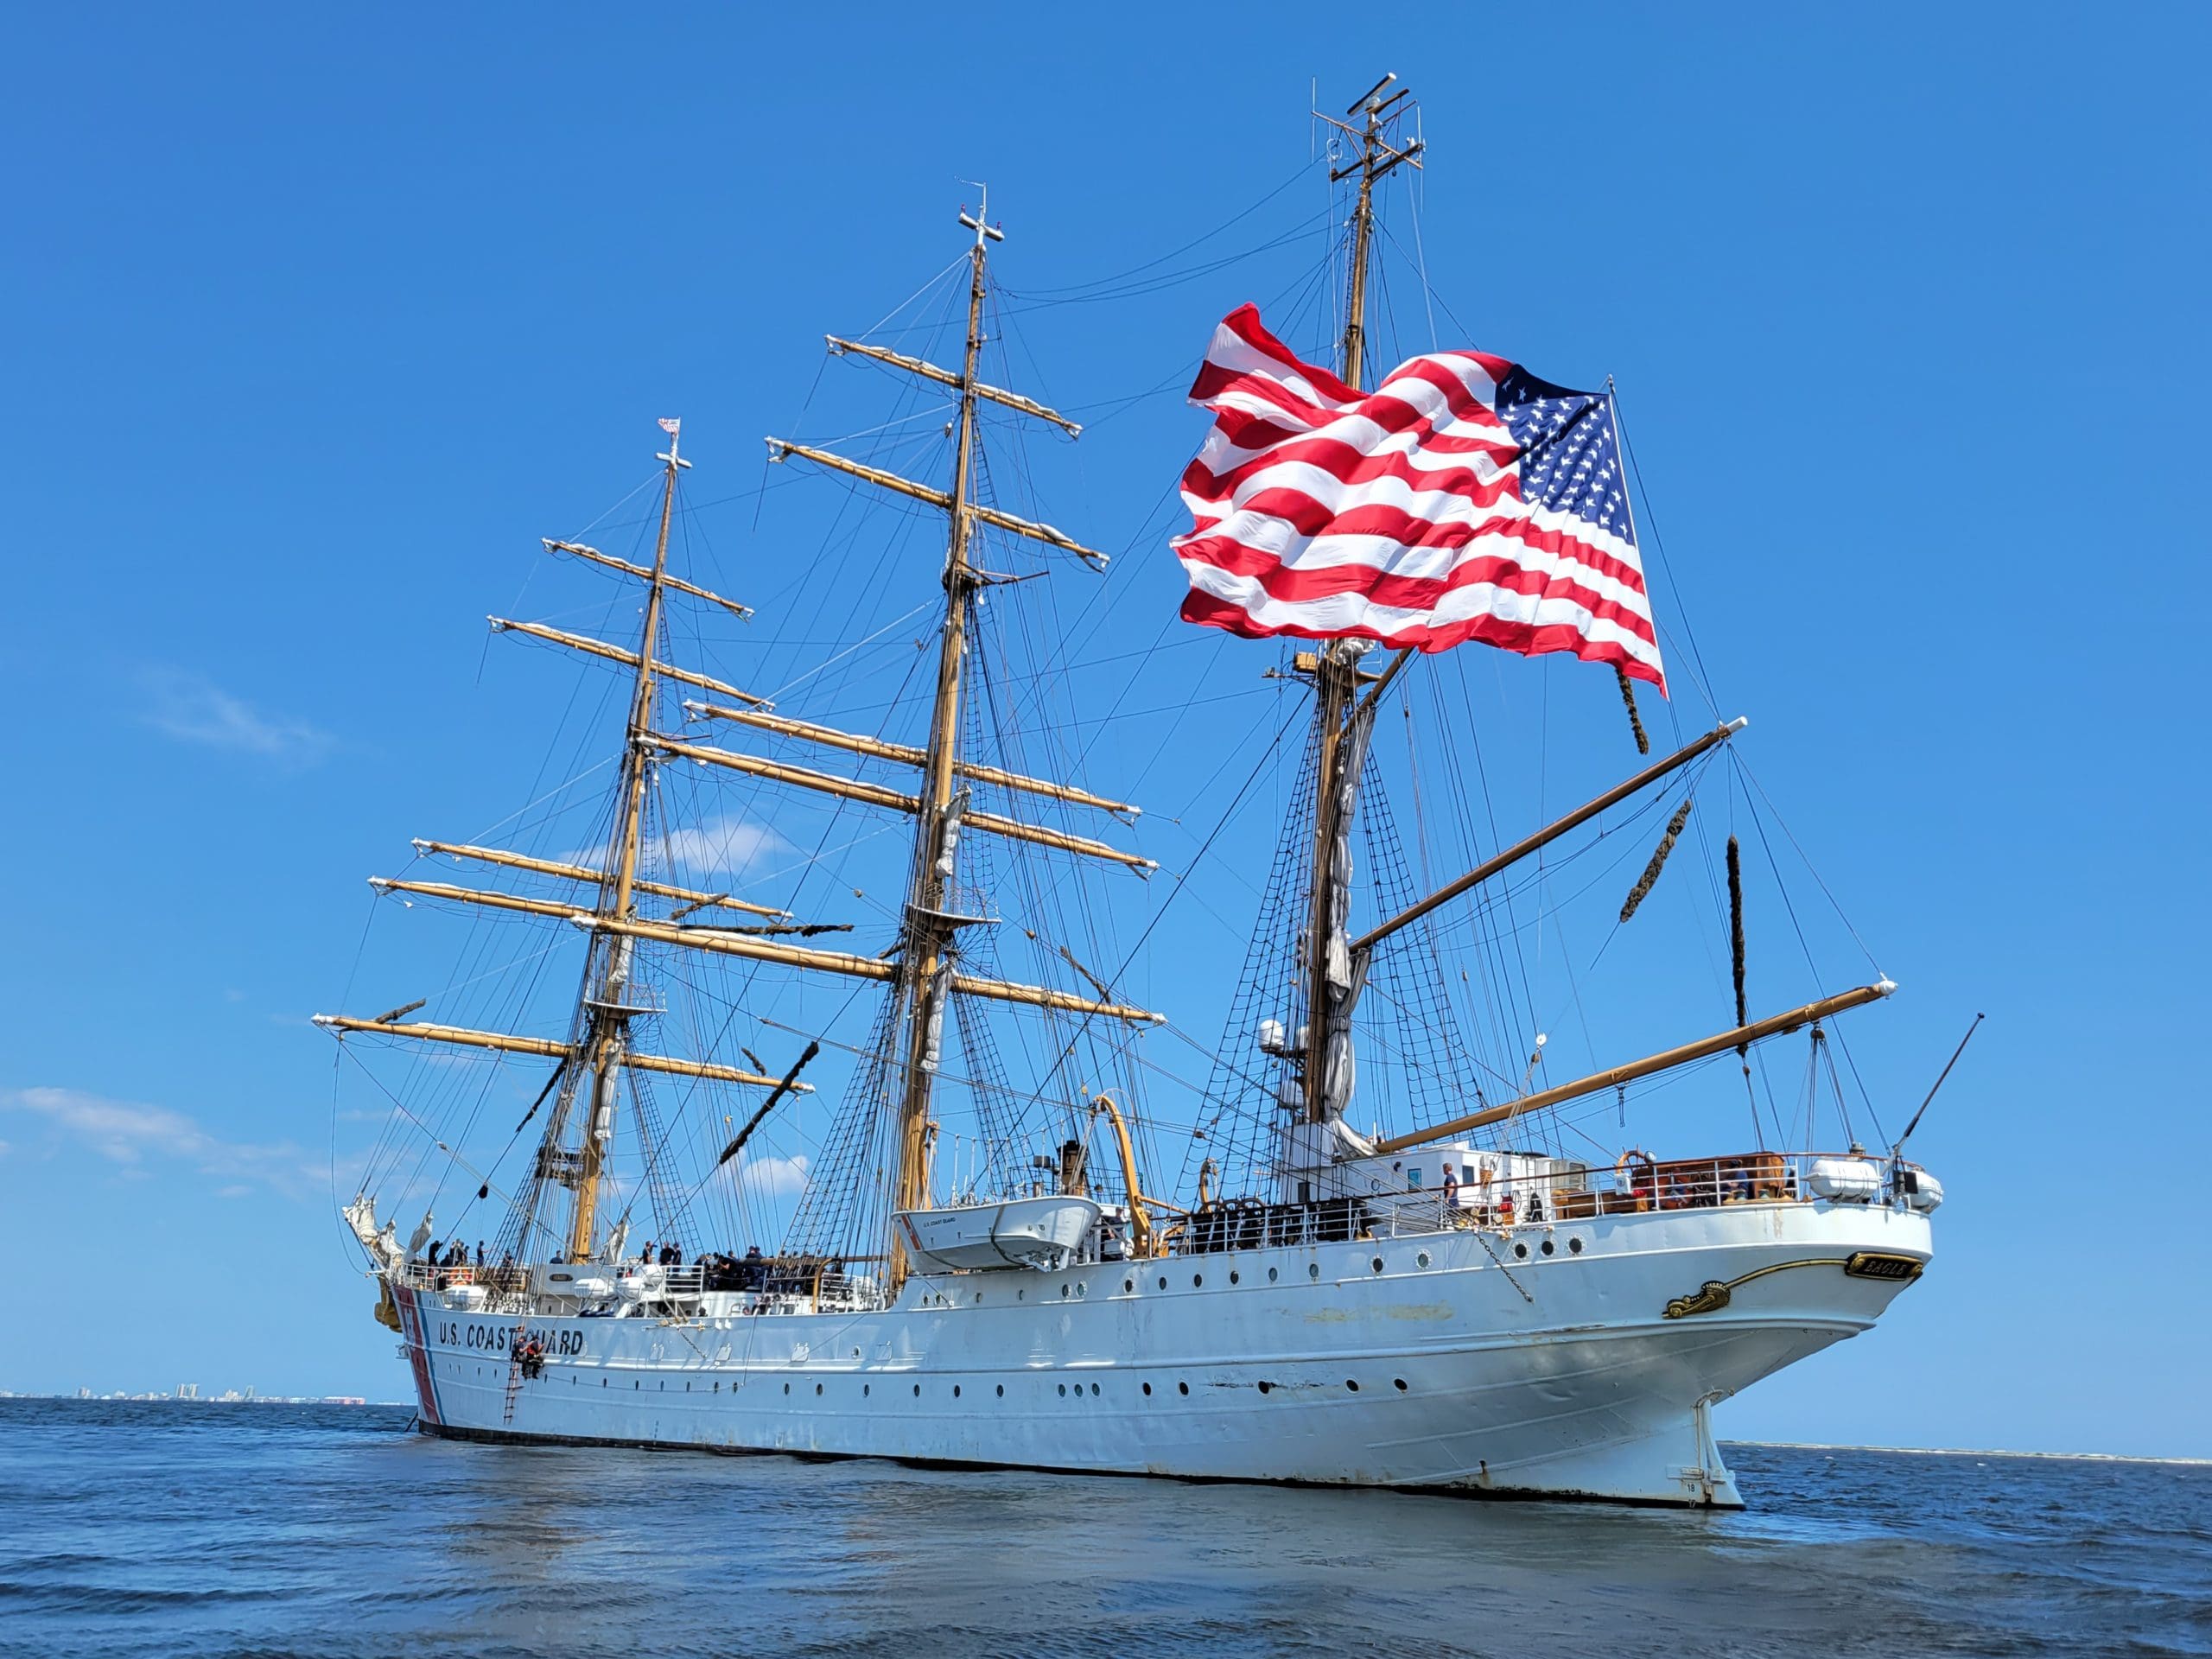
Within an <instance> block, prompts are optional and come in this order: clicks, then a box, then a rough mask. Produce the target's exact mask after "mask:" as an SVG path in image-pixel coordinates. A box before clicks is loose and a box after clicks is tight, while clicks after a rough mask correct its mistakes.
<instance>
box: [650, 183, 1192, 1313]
mask: <svg viewBox="0 0 2212 1659" xmlns="http://www.w3.org/2000/svg"><path fill="white" fill-rule="evenodd" d="M984 200H985V204H988V193H987V194H986V196H985V199H984ZM986 211H987V207H986V205H979V207H978V208H977V210H976V213H974V214H972V215H971V214H969V213H967V212H966V211H965V210H964V209H963V211H962V213H961V214H960V223H961V224H962V225H963V226H965V227H966V228H967V229H969V231H972V232H974V233H975V242H974V245H973V246H972V247H971V249H970V250H969V257H968V334H967V341H966V346H965V349H964V351H963V354H962V358H961V365H960V367H959V369H958V370H957V371H955V370H952V369H947V368H942V367H939V366H938V365H936V364H933V363H930V362H927V361H925V360H924V359H920V358H916V357H909V356H906V354H904V353H899V352H894V351H890V350H887V349H886V348H885V347H883V346H872V345H868V344H865V343H863V342H861V341H859V340H842V339H840V338H838V337H836V336H835V335H832V336H830V339H829V349H830V351H831V352H832V353H836V354H838V355H850V356H855V357H862V358H867V359H870V360H871V361H874V362H876V363H880V364H882V365H886V366H887V367H891V368H895V369H899V370H900V371H902V372H906V373H909V374H912V375H916V376H918V377H919V378H922V379H924V380H927V381H930V382H932V383H934V384H936V385H942V386H946V387H949V388H950V389H951V390H952V391H953V392H954V394H955V396H956V397H957V411H956V422H955V428H954V430H955V433H956V442H955V445H954V452H953V467H952V477H951V479H950V487H948V488H939V487H938V486H934V485H931V484H925V483H922V482H920V481H918V480H913V479H909V478H903V477H900V476H899V474H895V473H889V472H886V471H884V470H882V469H881V468H880V467H870V466H868V465H866V464H864V463H862V462H860V461H851V460H848V459H847V458H845V457H844V456H842V455H837V454H831V453H829V451H826V450H822V449H816V448H809V447H807V446H806V445H804V444H798V443H793V442H789V441H787V440H785V439H781V438H771V439H770V440H769V441H768V444H769V454H770V457H771V459H772V460H776V461H783V460H785V459H787V458H791V457H794V456H795V457H798V459H800V460H803V461H809V462H811V463H812V464H814V465H815V466H817V467H824V468H826V469H828V470H829V471H832V472H836V473H839V474H843V475H845V476H846V477H849V478H855V479H859V480H862V481H864V482H866V483H868V484H869V485H872V486H874V487H876V488H879V489H882V490H886V491H888V492H890V493H893V494H895V495H899V496H903V497H906V498H907V499H910V500H916V501H921V502H925V503H926V504H928V505H931V506H934V507H937V508H939V509H941V510H942V511H943V512H944V513H945V514H946V516H947V518H948V520H949V531H948V535H947V539H946V544H945V559H944V575H943V582H942V585H943V587H944V622H943V625H942V632H941V633H940V636H939V639H938V664H937V683H936V688H935V692H934V695H933V696H932V698H931V707H930V725H929V737H928V741H927V743H926V744H925V746H924V747H918V748H915V747H907V746H905V745H901V744H896V743H890V742H887V741H883V740H881V739H878V738H870V737H866V736H862V735H861V734H855V733H849V732H839V731H836V730H834V729H832V728H829V727H825V726H822V725H818V724H817V723H815V722H812V721H801V720H794V719H791V718H789V717H786V716H781V715H763V714H760V713H757V712H753V711H750V710H747V709H728V708H721V707H718V706H715V705H714V704H709V703H694V704H691V705H689V708H690V712H691V713H693V714H694V715H696V716H697V717H700V718H705V719H714V720H720V721H728V722H730V723H731V724H733V725H735V726H738V727H741V728H753V729H756V730H760V731H766V732H771V733H773V734H776V735H778V736H781V737H785V738H792V739H797V740H798V741H802V742H809V743H816V744H819V745H821V746H823V747H827V748H834V749H841V750H844V751H847V752H849V753H859V754H865V755H868V756H871V757H873V758H875V759H877V760H891V761H897V762H900V763H903V764H906V765H911V766H917V767H918V769H919V771H920V772H921V786H920V788H919V789H918V791H915V792H914V793H912V794H908V793H906V791H903V790H900V789H897V788H893V787H890V786H887V785H880V784H874V783H869V782H864V781H862V780H861V779H852V778H845V777H839V776H836V775H833V774H830V773H827V772H816V771H814V770H812V769H810V768H803V767H797V766H784V765H781V764H777V763H768V762H764V761H761V760H758V759H755V758H753V757H750V756H745V755H741V754H737V753H732V752H730V751H728V750H724V749H718V748H701V747H696V746H692V745H677V744H671V743H669V742H668V741H666V740H659V745H660V747H661V748H662V749H663V750H664V752H672V753H680V754H682V755H684V756H685V757H687V758H690V759H692V760H701V761H703V762H704V763H705V764H708V765H709V766H721V767H727V768H729V769H732V770H735V771H739V772H747V773H749V774H750V775H753V776H755V777H761V778H767V779H772V780H773V781H776V782H779V783H783V784H788V785H793V786H796V787H798V788H802V789H810V790H815V791H820V792H822V793H825V794H829V795H833V796H836V797H838V798H842V799H846V800H852V801H858V802H861V803H863V804H868V805H871V806H876V807H881V808H886V809H888V810H893V811H899V812H906V813H908V814H910V815H911V816H912V817H913V819H914V842H913V855H912V873H911V874H910V876H909V879H908V884H907V895H906V911H905V913H904V915H903V916H902V917H901V918H900V924H899V939H898V943H897V944H896V946H895V947H894V949H893V950H892V951H887V952H886V953H884V955H883V956H880V957H858V956H849V957H838V956H836V955H834V954H833V953H830V952H827V951H820V950H804V949H800V948H798V947H793V946H770V945H767V944H765V943H762V942H759V941H751V940H744V939H741V938H732V937H729V936H728V935H723V936H721V937H720V938H714V939H712V940H708V939H696V940H686V941H684V942H685V943H688V944H696V945H699V946H702V947H704V948H709V949H714V950H725V951H729V952H734V953H737V954H744V955H749V956H753V957H755V958H756V959H763V960H777V961H781V962H784V963H787V964H789V965H791V966H794V967H800V968H808V969H821V970H824V971H828V972H832V973H839V974H844V975H848V976H854V977H859V978H876V979H881V980H884V981H887V982H889V986H890V989H891V995H892V998H893V1003H892V1014H891V1018H892V1021H893V1029H894V1030H895V1031H896V1032H897V1033H898V1035H897V1037H896V1039H895V1044H894V1046H893V1052H892V1053H891V1054H890V1055H887V1057H885V1058H887V1061H888V1062H889V1067H890V1076H891V1077H892V1079H893V1081H892V1082H891V1083H890V1084H889V1085H888V1087H887V1089H886V1090H884V1092H883V1094H882V1095H881V1096H878V1100H879V1103H880V1109H883V1110H886V1111H888V1112H890V1113H892V1114H893V1115H894V1116H895V1122H894V1124H893V1132H894V1134H895V1142H894V1144H895V1147H896V1156H897V1160H898V1161H897V1166H896V1168H895V1169H894V1170H893V1171H892V1172H890V1181H889V1192H890V1198H891V1202H892V1207H893V1211H903V1210H914V1209H921V1208H926V1207H927V1206H928V1205H929V1204H930V1201H931V1198H930V1154H931V1139H932V1135H931V1131H932V1127H933V1126H932V1124H931V1116H930V1111H931V1096H932V1093H933V1091H934V1089H935V1084H936V1081H937V1076H938V1065H939V1058H940V1055H941V1052H942V1049H943V1046H944V1019H945V1012H946V1005H947V1003H948V1001H949V1000H950V998H951V997H953V996H955V995H963V996H970V997H980V998H982V999H984V1000H986V1001H1001V1002H1008V1003H1017V1004H1023V1005H1027V1006H1028V1007H1037V1008H1045V1009H1051V1010H1054V1011H1057V1012H1060V1013H1066V1014H1081V1015H1086V1016H1092V1017H1103V1018H1106V1019H1110V1020H1119V1021H1123V1022H1128V1023H1133V1024H1144V1023H1150V1022H1153V1021H1156V1020H1159V1019H1160V1015H1158V1014H1152V1013H1149V1012H1147V1010H1145V1009H1142V1008H1138V1007H1129V1006H1128V1005H1126V1004H1122V1003H1119V1002H1116V1001H1108V1000H1101V999H1099V998H1094V997H1090V996H1082V995H1073V994H1071V993H1068V992H1065V991H1060V990H1056V989H1052V988H1047V987H1045V986H1037V985H1022V984H1017V983H1011V982H1006V981H1001V980H995V979H985V978H981V977H978V976H975V975H973V974H969V973H964V972H962V971H961V969H960V963H959V956H960V953H959V950H958V949H957V937H958V933H959V931H960V929H961V928H962V927H963V926H965V925H969V924H971V923H976V922H980V921H982V919H984V918H981V917H976V916H970V915H964V914H963V913H961V912H962V897H963V895H962V894H961V892H960V890H959V888H958V887H957V882H956V880H955V877H956V875H957V869H958V850H959V844H960V841H961V838H962V837H963V836H965V835H986V836H997V837H1001V838H1004V839H1007V840H1012V841H1017V842H1027V843H1029V844H1032V845H1035V846H1042V847H1046V848H1050V849H1053V850H1054V851H1057V852H1061V853H1067V854H1073V855H1077V856H1081V857H1086V858H1092V859H1098V860H1103V861H1107V862H1111V863H1118V864H1122V865H1124V866H1126V867H1128V868H1135V869H1150V868H1154V866H1153V863H1152V861H1151V860H1149V859H1147V858H1144V857H1142V856H1141V855H1136V854H1134V853H1129V852H1125V851H1123V850H1122V849H1119V848H1116V847H1114V846H1112V845H1110V844H1109V843H1108V842H1103V841H1096V840H1093V839H1091V838H1090V837H1089V836H1080V835H1076V834H1072V833H1070V832H1069V831H1066V830H1064V829H1057V828H1054V827H1052V826H1050V825H1046V824H1042V823H1035V822H1033V821H1032V820H1030V819H1028V818H1026V817H1019V816H1015V815H1014V813H1013V812H1011V811H986V810H979V809H976V808H974V807H971V806H970V804H969V791H970V788H971V786H974V785H983V786H986V787H988V788H992V789H996V790H1000V791H1007V794H1008V795H1009V796H1012V797H1028V798H1045V799H1047V800H1051V801H1053V802H1057V803H1058V804H1062V805H1064V806H1077V807H1086V808H1090V809H1093V810H1101V811H1105V812H1109V813H1112V814H1115V815H1116V816H1117V817H1128V816H1132V815H1134V813H1135V808H1134V807H1132V806H1130V805H1128V804H1127V803H1124V802H1119V801H1114V800H1109V799H1107V798H1104V797H1102V796H1098V795H1094V794H1091V793H1090V792H1089V791H1084V790H1081V789H1077V788H1075V787H1072V786H1071V785H1067V784H1064V783H1060V782H1057V781H1054V780H1052V779H1040V778H1029V777H1024V776H1022V775H1020V774H1019V773H1016V772H1009V771H1007V770H1006V769H1005V768H1003V767H1000V766H988V765H984V764H982V763H980V762H978V761H976V760H969V758H968V757H966V756H965V755H963V753H962V752H961V726H962V708H963V691H964V689H965V678H966V675H965V664H966V659H967V656H968V653H969V651H970V650H971V649H972V645H973V642H972V640H971V639H970V626H971V620H972V619H971V608H972V606H973V603H974V601H975V598H976V594H977V592H978V590H980V589H981V588H982V587H983V586H985V585H986V584H987V583H989V582H994V581H1006V580H1008V578H1007V577H1005V576H1003V575H994V574H993V573H991V572H989V571H986V570H981V569H977V568H976V564H975V562H974V557H973V555H974V550H975V547H976V531H977V529H978V527H979V526H982V527H988V528H989V529H991V530H993V531H997V532H1000V533H1001V534H1004V535H1008V536H1014V537H1020V538H1022V539H1024V540H1027V541H1031V542H1036V543H1043V544H1044V545H1045V546H1046V547H1049V548H1052V549H1056V550H1058V551H1061V552H1064V553H1071V554H1073V555H1075V556H1077V557H1078V558H1080V559H1082V560H1084V562H1085V563H1089V564H1090V565H1092V566H1093V567H1094V568H1100V567H1103V565H1104V564H1105V563H1106V559H1105V556H1104V555H1103V554H1102V553H1099V552H1097V551H1096V550H1094V549H1091V548H1088V547H1085V546H1084V544H1083V543H1080V542H1077V541H1076V540H1075V539H1074V538H1073V537H1070V536H1068V535H1066V534H1065V533H1064V532H1062V531H1058V530H1056V529H1055V528H1053V526H1052V525H1051V524H1040V523H1037V522H1035V521H1033V520H1030V519H1027V518H1018V517H1016V516H1015V515H1014V514H1013V513H1010V512H1006V511H1004V510H1003V509H1001V508H999V507H995V506H992V505H987V504H985V503H983V502H980V501H978V500H977V499H976V472H977V458H976V448H977V441H978V429H977V415H978V412H979V410H980V406H981V405H982V404H986V403H988V404H993V405H995V406H996V407H999V408H1003V409H1009V410H1014V411H1016V412H1017V413H1020V414H1021V415H1025V416H1029V417H1030V418H1032V419H1034V420H1040V421H1043V422H1046V423H1048V424H1051V425H1053V426H1057V427H1059V428H1060V429H1062V430H1064V431H1065V432H1066V433H1068V435H1070V436H1074V435H1077V433H1079V432H1080V431H1081V428H1080V427H1079V426H1077V423H1075V422H1073V421H1071V420H1069V419H1068V418H1067V417H1066V416H1063V415H1059V414H1057V413H1055V412H1054V411H1053V410H1050V409H1047V408H1046V407H1045V405H1043V404H1039V403H1038V402H1036V401H1035V400H1034V399H1033V398H1030V397H1024V396H1023V395H1021V394H1020V393H1019V392H1014V391H1007V390H1006V389H1005V388H1003V387H999V386H992V385H985V384H984V383H983V382H982V379H981V378H980V370H981V368H982V350H983V344H984V334H983V302H984V299H985V296H986V294H987V292H988V288H987V267H988V259H989V249H990V245H991V244H992V243H994V242H1000V241H1003V240H1004V239H1005V233H1004V232H1002V231H1001V229H1000V228H999V227H998V226H995V225H992V224H990V223H989V222H988V219H987V217H986ZM1007 804H1008V806H1009V807H1011V805H1012V804H1013V803H1012V801H1011V800H1009V802H1008V803H1007ZM618 931H620V930H618ZM632 931H637V930H632ZM658 932H659V931H658V930H655V931H653V932H652V935H651V936H652V937H658ZM891 1249H892V1262H891V1271H890V1274H889V1275H888V1277H889V1281H890V1288H891V1289H892V1290H893V1292H894V1293H895V1292H896V1290H897V1288H898V1286H899V1282H900V1281H902V1280H903V1278H904V1276H905V1258H904V1255H903V1252H902V1251H901V1250H900V1248H899V1243H898V1240H897V1236H896V1233H895V1231H894V1234H893V1239H892V1242H891Z"/></svg>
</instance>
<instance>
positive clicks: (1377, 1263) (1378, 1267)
mask: <svg viewBox="0 0 2212 1659" xmlns="http://www.w3.org/2000/svg"><path fill="white" fill-rule="evenodd" d="M1367 1265H1368V1266H1369V1267H1370V1268H1374V1269H1375V1271H1376V1272H1377V1273H1380V1272H1382V1271H1383V1258H1382V1257H1381V1256H1379V1255H1378V1256H1376V1258H1375V1259H1374V1260H1373V1261H1372V1262H1369V1263H1368V1264H1367Z"/></svg>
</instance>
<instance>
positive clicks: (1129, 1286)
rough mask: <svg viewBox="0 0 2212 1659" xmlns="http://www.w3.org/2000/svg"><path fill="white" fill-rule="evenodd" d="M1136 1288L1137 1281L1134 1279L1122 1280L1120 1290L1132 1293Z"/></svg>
mask: <svg viewBox="0 0 2212 1659" xmlns="http://www.w3.org/2000/svg"><path fill="white" fill-rule="evenodd" d="M1136 1287H1137V1281H1135V1280H1134V1279H1124V1280H1122V1289H1123V1290H1125V1291H1134V1290H1135V1288H1136Z"/></svg>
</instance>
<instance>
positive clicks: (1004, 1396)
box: [999, 1383, 1006, 1400]
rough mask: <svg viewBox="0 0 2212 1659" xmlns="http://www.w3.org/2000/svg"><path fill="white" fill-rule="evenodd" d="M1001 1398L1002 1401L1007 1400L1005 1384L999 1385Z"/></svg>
mask: <svg viewBox="0 0 2212 1659" xmlns="http://www.w3.org/2000/svg"><path fill="white" fill-rule="evenodd" d="M999 1398H1000V1399H1001V1400H1003V1399H1005V1398H1006V1384H1005V1383H1000V1384H999Z"/></svg>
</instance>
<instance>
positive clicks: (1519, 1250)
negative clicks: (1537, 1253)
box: [1513, 1244, 1529, 1262]
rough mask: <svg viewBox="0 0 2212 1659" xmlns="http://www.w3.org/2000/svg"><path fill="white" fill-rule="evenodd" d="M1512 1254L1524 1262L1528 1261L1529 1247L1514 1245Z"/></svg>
mask: <svg viewBox="0 0 2212 1659" xmlns="http://www.w3.org/2000/svg"><path fill="white" fill-rule="evenodd" d="M1513 1254H1514V1255H1516V1256H1518V1257H1520V1258H1521V1260H1522V1261H1523V1262H1526V1261H1527V1260H1528V1259H1529V1247H1528V1246H1527V1245H1526V1244H1516V1245H1515V1246H1514V1247H1513Z"/></svg>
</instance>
